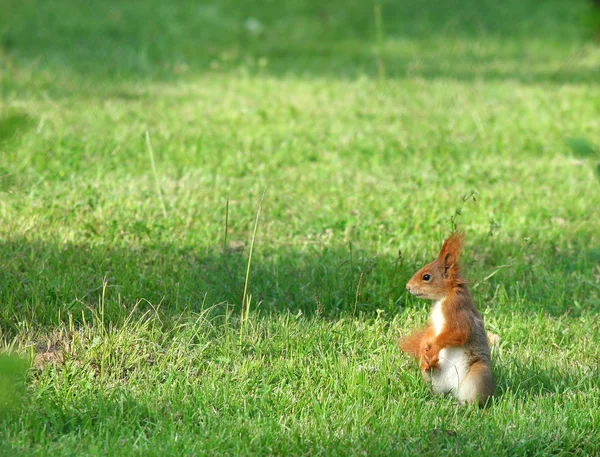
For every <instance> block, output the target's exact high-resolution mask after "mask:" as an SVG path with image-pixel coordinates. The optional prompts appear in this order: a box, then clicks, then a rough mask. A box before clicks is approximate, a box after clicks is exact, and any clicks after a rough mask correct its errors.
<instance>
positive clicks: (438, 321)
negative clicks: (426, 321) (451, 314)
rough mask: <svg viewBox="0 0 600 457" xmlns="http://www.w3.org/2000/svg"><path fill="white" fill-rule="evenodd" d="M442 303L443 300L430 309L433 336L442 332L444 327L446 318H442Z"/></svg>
mask: <svg viewBox="0 0 600 457" xmlns="http://www.w3.org/2000/svg"><path fill="white" fill-rule="evenodd" d="M443 303H444V299H443V298H442V299H441V300H438V301H436V302H435V303H434V304H433V306H432V307H431V323H432V324H433V328H434V329H435V336H438V335H439V334H440V333H442V330H444V327H445V325H446V318H445V317H444V313H443V312H442V304H443Z"/></svg>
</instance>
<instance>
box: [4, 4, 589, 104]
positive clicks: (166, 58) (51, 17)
mask: <svg viewBox="0 0 600 457" xmlns="http://www.w3.org/2000/svg"><path fill="white" fill-rule="evenodd" d="M380 5H381V11H382V15H381V17H382V29H381V30H380V32H381V33H382V34H383V38H384V41H383V43H381V44H380V45H379V44H378V43H377V39H376V37H377V35H378V29H377V27H376V25H375V24H376V21H375V9H374V4H373V3H372V2H364V1H358V0H353V1H350V2H348V1H342V0H335V1H333V2H328V3H327V4H323V3H322V2H319V1H317V0H295V1H294V0H293V1H287V2H271V3H269V4H268V5H266V4H265V3H264V2H259V1H257V0H252V1H239V0H220V1H217V2H212V3H210V4H206V5H205V4H198V3H196V2H190V1H177V2H170V3H168V4H166V3H164V2H160V1H157V0H152V1H148V2H144V3H142V4H140V3H139V2H136V1H126V2H116V1H113V2H108V3H106V2H102V3H97V2H90V3H86V4H81V2H75V1H74V0H68V1H65V2H60V3H59V4H58V3H52V2H42V1H37V0H36V1H33V2H26V3H19V4H10V5H8V4H6V6H4V8H0V18H1V19H0V64H1V63H2V61H3V59H4V60H6V62H8V65H6V66H7V68H8V69H9V70H10V68H12V66H13V65H15V64H16V66H17V67H18V66H23V67H27V68H32V69H33V70H34V71H37V70H40V69H41V70H45V69H47V70H49V71H50V73H49V76H48V77H47V78H46V79H45V84H46V89H48V90H52V91H54V90H57V89H58V90H59V91H60V90H61V89H60V88H62V89H63V90H65V91H69V90H74V89H76V88H77V85H78V84H83V85H84V87H85V90H86V92H87V93H88V94H89V93H94V92H95V91H97V90H98V87H97V84H98V83H108V84H111V83H116V82H119V81H132V82H135V81H138V80H154V81H156V80H179V79H189V78H195V77H197V76H198V75H199V74H205V73H215V74H220V73H223V72H229V71H232V70H234V71H236V72H240V71H241V72H242V74H256V73H260V74H265V75H269V76H276V77H280V76H285V75H296V76H302V77H313V76H316V77H322V76H326V77H336V78H339V77H341V78H345V77H349V78H355V77H357V76H360V75H367V76H371V77H376V76H377V62H376V60H377V56H376V53H380V56H381V58H382V59H383V63H384V66H385V71H386V76H387V77H389V78H403V77H407V76H408V77H421V78H427V79H435V78H451V79H458V80H466V81H473V80H479V79H515V80H518V81H521V82H524V83H539V82H550V83H557V84H563V83H574V84H577V83H589V84H591V83H597V82H598V81H599V80H600V79H599V78H598V75H597V71H596V72H594V71H590V69H589V68H584V67H581V66H578V61H579V60H585V59H586V58H587V56H586V55H585V53H586V52H587V51H585V50H583V48H581V45H582V43H584V42H585V39H586V37H589V38H590V41H591V38H592V36H593V30H592V27H591V26H587V25H586V23H585V21H583V20H582V19H583V18H585V17H586V15H588V14H589V13H590V10H591V5H589V4H588V3H586V2H585V1H583V0H581V1H580V2H572V3H570V2H563V1H561V0H549V1H546V2H543V3H540V2H538V1H535V0H512V1H509V2H497V1H492V0H465V1H459V0H455V1H448V2H432V1H430V0H418V1H416V2H415V1H410V2H409V1H408V0H404V1H392V0H381V2H380ZM7 7H8V11H6V9H7ZM2 9H4V10H5V11H2ZM588 29H589V30H588ZM557 37H560V38H557ZM376 49H377V51H376ZM557 56H560V57H558V59H557ZM55 73H57V74H62V75H63V76H64V77H63V78H56V76H55ZM38 76H39V75H38ZM59 79H61V80H59ZM65 79H67V81H65ZM40 80H44V77H41V76H40ZM6 81H9V82H10V71H8V72H7V78H5V84H6ZM78 81H79V82H78ZM86 81H87V83H91V84H87V83H86ZM12 84H15V85H17V84H19V82H18V81H17V80H14V81H13V82H12ZM73 84H75V87H73ZM6 87H8V88H10V85H7V86H6ZM81 89H82V88H81V87H79V90H81ZM7 90H9V89H7ZM119 93H120V94H121V95H122V96H123V97H125V98H128V97H130V96H135V95H132V94H129V93H128V92H127V91H121V92H119Z"/></svg>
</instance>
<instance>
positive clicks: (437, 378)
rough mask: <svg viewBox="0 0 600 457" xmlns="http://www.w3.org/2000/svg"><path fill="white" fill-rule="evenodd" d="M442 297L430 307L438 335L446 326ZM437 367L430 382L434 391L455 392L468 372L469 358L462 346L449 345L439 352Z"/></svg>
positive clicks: (432, 321)
mask: <svg viewBox="0 0 600 457" xmlns="http://www.w3.org/2000/svg"><path fill="white" fill-rule="evenodd" d="M443 303H444V299H441V300H438V301H437V302H435V303H434V304H433V306H432V308H431V324H432V325H433V328H434V330H435V335H436V336H437V335H439V334H440V333H442V331H443V330H444V327H445V326H446V317H445V316H444V313H443V311H442V306H443ZM439 360H440V362H439V367H438V368H437V369H436V370H434V371H433V373H432V376H431V382H432V387H433V390H434V391H435V392H436V393H444V392H453V393H454V394H457V393H458V391H459V389H460V385H461V383H462V381H463V380H464V378H465V376H466V375H467V373H468V372H469V359H468V356H467V352H466V350H465V348H464V347H457V346H451V347H447V348H444V349H442V350H441V351H440V354H439Z"/></svg>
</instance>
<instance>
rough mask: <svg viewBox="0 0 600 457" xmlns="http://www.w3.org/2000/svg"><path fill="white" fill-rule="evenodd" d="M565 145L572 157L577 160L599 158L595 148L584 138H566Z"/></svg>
mask: <svg viewBox="0 0 600 457" xmlns="http://www.w3.org/2000/svg"><path fill="white" fill-rule="evenodd" d="M565 143H566V144H567V146H569V147H570V148H571V151H572V152H573V155H574V156H575V157H577V158H579V159H587V158H590V157H598V156H600V154H599V153H598V150H597V149H596V147H595V146H594V145H593V144H592V143H591V142H590V141H588V140H587V139H585V138H567V139H566V140H565Z"/></svg>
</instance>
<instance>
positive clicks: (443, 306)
mask: <svg viewBox="0 0 600 457" xmlns="http://www.w3.org/2000/svg"><path fill="white" fill-rule="evenodd" d="M463 239H464V237H463V235H462V234H458V233H453V234H451V235H450V236H449V237H448V239H447V240H446V241H445V242H444V244H443V245H442V248H441V250H440V253H439V255H438V257H437V259H436V260H434V261H433V262H431V263H429V264H427V265H425V266H424V267H423V268H421V269H420V270H419V271H417V273H415V274H414V276H413V277H412V278H411V280H410V281H409V282H408V283H407V285H406V288H407V289H408V291H409V292H411V293H412V294H413V295H415V296H418V297H421V298H425V299H430V300H434V301H435V304H434V306H433V308H432V313H431V319H430V322H429V325H428V326H427V327H425V328H423V329H420V330H417V331H415V332H414V333H412V334H410V335H409V336H407V337H405V338H404V339H402V340H401V341H400V343H399V346H400V349H401V350H402V351H404V352H406V353H407V354H409V355H411V356H413V357H415V358H416V359H417V360H419V363H420V366H421V370H422V371H423V373H424V375H425V376H428V374H427V373H429V372H432V373H433V374H435V372H437V371H436V370H440V369H442V368H441V366H440V363H441V360H440V351H442V350H444V349H446V348H456V349H453V350H454V351H455V352H454V353H452V354H454V355H453V357H459V359H457V360H458V361H459V362H460V363H463V362H464V361H465V360H467V359H464V358H463V355H464V357H467V355H466V354H468V363H467V362H464V363H467V364H468V365H469V367H472V370H471V369H469V370H468V372H467V373H466V374H464V373H463V374H464V376H463V377H462V378H460V377H459V381H460V382H464V383H466V384H465V386H466V387H465V388H464V389H463V391H461V392H462V393H458V391H457V392H453V393H454V394H455V395H456V396H457V397H459V398H460V397H461V396H465V398H467V397H468V398H469V399H468V400H467V399H462V401H471V400H470V399H471V398H472V397H473V398H474V396H476V397H477V398H479V399H480V400H479V401H485V400H487V398H488V397H489V395H491V392H492V391H493V379H492V374H491V370H490V355H489V346H488V343H487V337H486V334H485V329H484V327H483V320H482V318H481V315H480V314H479V312H478V311H477V309H476V308H475V306H474V305H473V299H472V298H471V294H470V292H469V289H468V287H467V284H466V281H465V280H464V279H463V277H462V276H461V270H460V266H459V264H458V260H459V258H460V254H461V251H462V246H463ZM449 350H450V349H449ZM456 350H458V353H456ZM448 354H451V353H448ZM456 354H458V356H457V355H456ZM446 363H449V362H446ZM440 376H441V378H440V379H442V381H444V382H446V381H445V379H446V378H444V376H445V375H443V374H440V375H438V378H439V377H440ZM457 376H458V374H457ZM434 377H435V376H434ZM440 382H441V381H440ZM473 392H474V393H473ZM482 399H483V400H482Z"/></svg>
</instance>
